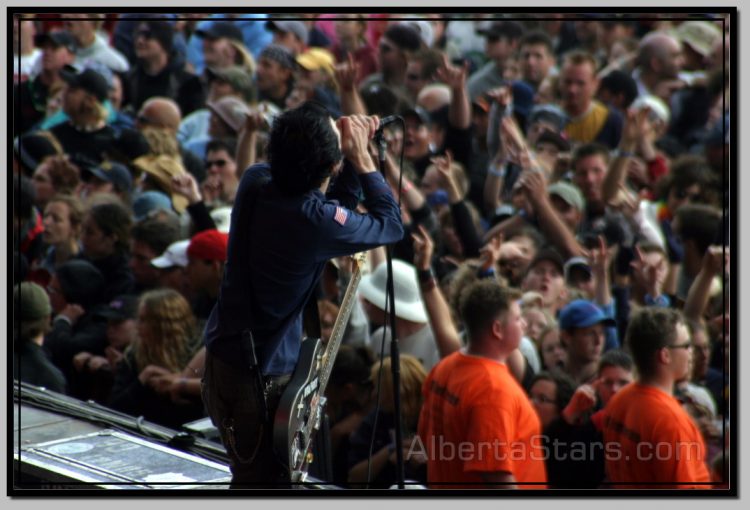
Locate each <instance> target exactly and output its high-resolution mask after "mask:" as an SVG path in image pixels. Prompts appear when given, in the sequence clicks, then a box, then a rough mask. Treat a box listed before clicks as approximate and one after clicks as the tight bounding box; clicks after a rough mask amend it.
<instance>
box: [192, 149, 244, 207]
mask: <svg viewBox="0 0 750 510" xmlns="http://www.w3.org/2000/svg"><path fill="white" fill-rule="evenodd" d="M235 146H236V143H235V142H234V140H233V139H228V138H222V139H215V140H211V141H210V142H208V144H207V145H206V159H205V165H206V179H205V180H204V181H203V183H201V192H202V193H203V200H205V202H206V205H208V206H209V207H220V206H223V205H231V204H233V203H234V196H235V195H236V194H237V186H238V184H239V180H238V179H237V162H236V161H235V158H234V154H235Z"/></svg>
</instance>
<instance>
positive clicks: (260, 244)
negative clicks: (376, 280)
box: [205, 162, 404, 375]
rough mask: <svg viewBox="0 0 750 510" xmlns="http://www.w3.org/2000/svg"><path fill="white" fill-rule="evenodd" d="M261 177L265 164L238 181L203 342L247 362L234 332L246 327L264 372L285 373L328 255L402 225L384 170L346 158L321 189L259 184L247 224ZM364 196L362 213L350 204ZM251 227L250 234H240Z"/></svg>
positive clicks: (229, 358)
mask: <svg viewBox="0 0 750 510" xmlns="http://www.w3.org/2000/svg"><path fill="white" fill-rule="evenodd" d="M258 179H271V173H270V168H269V166H268V165H267V164H265V163H262V164H257V165H254V166H252V167H250V168H249V169H248V170H247V171H246V172H245V173H244V174H243V176H242V179H241V181H240V185H239V188H238V190H237V196H236V199H235V204H234V207H233V209H232V219H231V228H230V232H229V246H228V250H227V263H226V265H225V268H224V277H223V280H222V284H221V290H220V293H219V299H218V300H217V303H216V306H215V307H214V309H213V311H212V312H211V315H210V316H209V319H208V323H207V324H206V332H205V341H206V347H207V349H208V350H209V352H211V353H212V355H215V356H217V357H219V358H220V359H222V360H223V361H225V362H227V363H230V364H232V365H235V366H237V367H239V368H245V367H246V364H245V363H244V361H243V360H244V358H243V356H242V352H241V350H240V346H239V342H238V337H237V333H239V332H241V331H242V330H244V329H245V328H250V329H251V330H252V332H253V336H254V338H255V342H256V347H257V349H258V351H259V352H258V358H259V363H260V365H261V367H262V371H263V373H264V374H265V375H283V374H289V373H291V372H292V371H293V370H294V367H295V365H296V364H297V359H298V357H299V348H300V342H301V340H302V310H303V308H304V305H305V303H306V302H307V299H308V298H309V296H310V295H311V294H312V293H313V291H314V289H315V286H316V284H317V282H318V279H319V278H320V275H321V273H322V272H323V267H324V265H325V262H326V261H327V260H328V259H331V258H333V257H340V256H343V255H350V254H353V253H357V252H360V251H365V250H369V249H371V248H374V247H377V246H381V245H384V244H390V243H393V242H396V241H398V240H400V239H401V238H402V237H403V235H404V231H403V226H402V224H401V214H400V211H399V208H398V205H397V204H396V201H395V200H394V198H393V195H392V194H391V190H390V188H389V187H388V185H387V184H386V182H385V180H384V179H383V177H382V176H381V175H380V174H379V173H377V172H373V173H368V174H364V175H358V174H357V173H356V171H355V170H354V168H353V167H352V166H351V165H350V164H349V163H348V162H345V164H344V168H343V169H342V171H341V173H340V174H339V175H338V177H337V178H336V179H335V180H334V181H333V182H332V184H331V186H329V190H328V193H327V194H325V195H324V194H323V193H322V192H320V191H319V190H312V191H309V192H307V193H305V194H304V195H298V196H292V197H290V196H288V195H284V194H282V193H281V192H279V191H278V190H277V189H276V187H275V186H274V185H273V181H272V180H271V181H270V182H269V183H267V184H265V185H264V186H262V187H261V189H260V192H259V194H258V195H257V204H255V209H254V212H253V213H252V216H251V219H250V221H249V225H248V224H244V223H245V222H246V218H247V214H243V212H242V211H243V210H244V208H245V207H247V206H248V203H249V201H251V200H252V196H253V194H252V188H253V186H252V185H253V183H254V182H255V181H256V180H258ZM362 197H363V198H364V205H365V207H366V208H367V211H368V212H367V214H360V213H357V212H355V211H354V209H355V208H356V207H357V204H358V203H359V201H360V199H361V198H362ZM248 230H249V235H242V234H240V232H248ZM251 292H252V295H253V297H252V299H250V293H251Z"/></svg>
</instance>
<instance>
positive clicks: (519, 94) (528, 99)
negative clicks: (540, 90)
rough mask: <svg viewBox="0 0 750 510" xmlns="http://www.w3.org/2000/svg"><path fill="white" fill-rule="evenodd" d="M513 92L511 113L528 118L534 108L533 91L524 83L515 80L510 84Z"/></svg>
mask: <svg viewBox="0 0 750 510" xmlns="http://www.w3.org/2000/svg"><path fill="white" fill-rule="evenodd" d="M510 88H511V91H512V92H513V112H515V113H517V114H519V115H522V116H523V117H524V118H526V117H528V115H529V112H530V111H531V109H532V107H533V106H534V89H533V88H531V85H529V84H528V83H526V82H524V81H520V80H516V81H514V82H513V83H511V84H510Z"/></svg>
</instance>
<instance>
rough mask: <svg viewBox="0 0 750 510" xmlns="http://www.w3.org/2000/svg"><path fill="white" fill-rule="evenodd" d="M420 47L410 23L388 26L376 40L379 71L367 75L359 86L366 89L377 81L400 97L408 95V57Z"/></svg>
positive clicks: (420, 44)
mask: <svg viewBox="0 0 750 510" xmlns="http://www.w3.org/2000/svg"><path fill="white" fill-rule="evenodd" d="M421 47H422V40H421V39H420V38H419V34H418V33H417V30H416V29H415V28H413V27H412V26H410V25H404V24H400V23H397V24H393V25H390V26H389V27H388V30H386V31H385V32H384V33H383V35H382V36H381V38H380V41H379V42H378V48H377V61H378V70H379V72H377V73H374V74H371V75H370V76H368V77H367V78H366V79H365V80H364V81H363V82H362V85H361V86H360V90H364V89H367V88H368V87H370V86H371V85H373V84H375V83H378V84H380V85H387V86H388V87H389V88H391V89H392V90H393V91H394V92H396V93H397V94H398V95H399V96H401V97H409V93H408V90H407V88H406V68H407V66H408V62H409V61H408V57H409V55H411V54H412V53H415V52H417V51H418V50H419V49H420V48H421Z"/></svg>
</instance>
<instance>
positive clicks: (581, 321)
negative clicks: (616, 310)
mask: <svg viewBox="0 0 750 510" xmlns="http://www.w3.org/2000/svg"><path fill="white" fill-rule="evenodd" d="M558 323H559V324H560V330H562V331H566V330H571V329H575V328H588V327H589V326H593V325H594V324H603V325H604V326H616V325H617V323H616V322H615V320H614V319H613V318H611V317H607V316H606V315H605V314H604V312H602V309H601V308H599V307H598V306H597V305H596V304H594V303H592V302H591V301H588V300H586V299H576V300H575V301H571V302H570V303H568V304H567V305H565V306H564V307H563V309H562V310H560V316H559V317H558Z"/></svg>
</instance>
